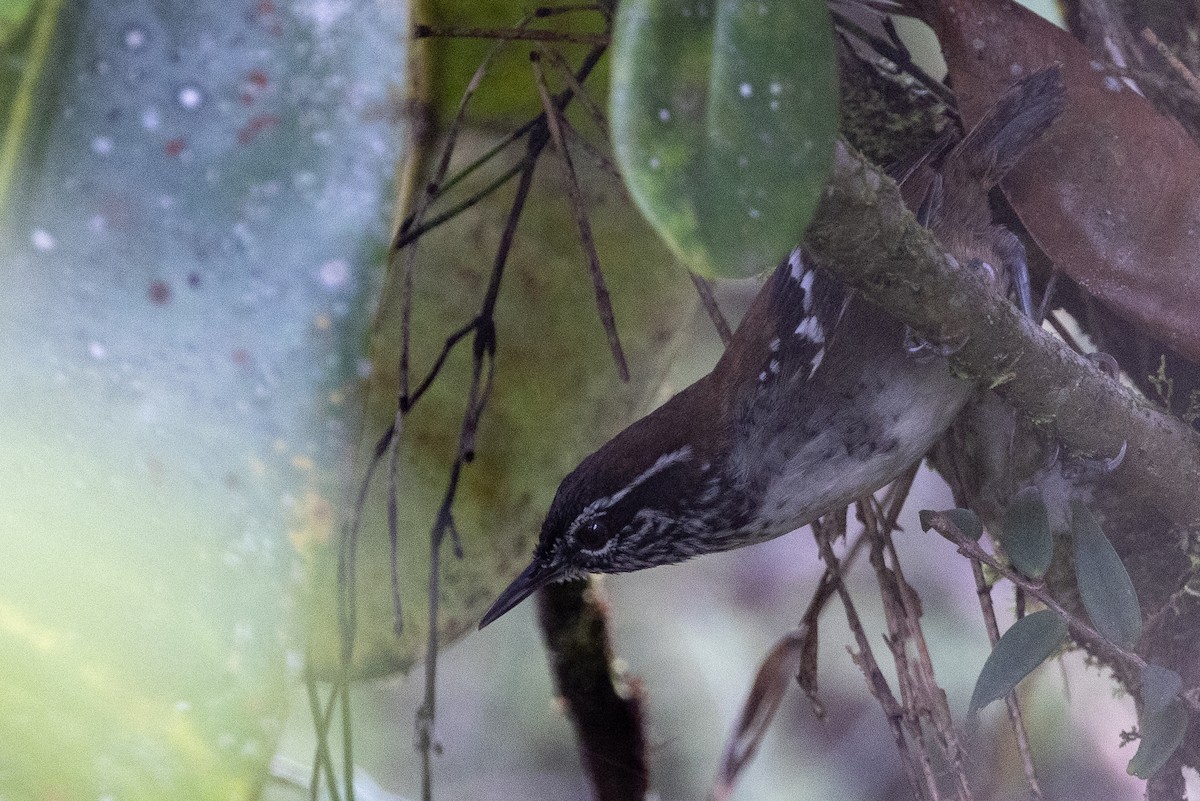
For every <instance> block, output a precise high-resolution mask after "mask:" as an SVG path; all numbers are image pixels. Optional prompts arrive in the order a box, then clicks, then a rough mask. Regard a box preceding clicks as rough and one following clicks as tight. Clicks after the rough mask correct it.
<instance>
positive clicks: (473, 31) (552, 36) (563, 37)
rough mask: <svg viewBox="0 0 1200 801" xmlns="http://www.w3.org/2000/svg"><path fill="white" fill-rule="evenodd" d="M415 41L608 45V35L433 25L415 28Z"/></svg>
mask: <svg viewBox="0 0 1200 801" xmlns="http://www.w3.org/2000/svg"><path fill="white" fill-rule="evenodd" d="M413 38H414V39H428V38H440V39H503V40H505V41H514V40H523V41H532V42H562V43H564V44H590V45H604V46H607V45H608V41H609V37H608V34H606V33H563V32H560V31H544V30H539V29H536V28H535V29H523V28H469V27H456V26H453V25H451V26H447V27H445V28H435V27H433V26H432V25H417V26H416V27H414V28H413Z"/></svg>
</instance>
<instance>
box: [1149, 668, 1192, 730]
mask: <svg viewBox="0 0 1200 801" xmlns="http://www.w3.org/2000/svg"><path fill="white" fill-rule="evenodd" d="M1182 689H1183V677H1182V676H1180V675H1179V674H1178V673H1176V672H1175V671H1173V670H1171V669H1169V668H1165V667H1161V666H1159V665H1146V666H1145V667H1144V668H1142V712H1143V714H1144V715H1145V716H1146V717H1154V716H1155V715H1157V714H1158V713H1160V712H1162V711H1163V710H1164V709H1165V708H1166V706H1167V704H1169V703H1171V701H1173V700H1175V697H1176V696H1177V695H1179V691H1180V690H1182Z"/></svg>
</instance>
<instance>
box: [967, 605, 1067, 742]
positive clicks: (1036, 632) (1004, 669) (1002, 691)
mask: <svg viewBox="0 0 1200 801" xmlns="http://www.w3.org/2000/svg"><path fill="white" fill-rule="evenodd" d="M1066 636H1067V624H1066V622H1065V621H1064V620H1063V619H1062V618H1061V617H1059V616H1058V615H1057V614H1056V613H1055V612H1052V611H1051V610H1049V609H1043V610H1041V611H1040V612H1034V613H1033V614H1031V615H1026V616H1025V617H1023V618H1021V619H1020V620H1018V621H1017V622H1016V623H1014V624H1012V625H1011V626H1010V627H1009V628H1008V631H1006V632H1004V636H1002V637H1001V638H1000V641H999V642H997V643H996V647H995V648H993V649H992V652H991V654H989V655H988V658H987V661H986V662H984V663H983V669H982V670H981V671H979V678H978V679H976V680H975V691H974V692H972V693H971V705H970V707H969V708H968V709H967V717H968V718H974V717H975V716H976V715H977V714H978V713H979V711H980V710H981V709H983V708H984V707H985V706H987V705H988V704H990V703H991V702H992V701H997V700H999V699H1001V698H1003V697H1004V696H1006V695H1008V694H1009V693H1010V692H1012V691H1013V690H1014V689H1016V687H1017V685H1018V684H1019V683H1020V682H1021V679H1023V678H1025V677H1026V676H1028V675H1029V674H1030V673H1032V672H1033V671H1034V670H1035V669H1037V667H1038V665H1040V664H1042V663H1043V662H1045V661H1046V660H1047V659H1049V658H1050V657H1051V656H1052V655H1053V654H1054V652H1055V651H1057V650H1058V648H1059V646H1060V645H1061V644H1062V641H1063V638H1064V637H1066Z"/></svg>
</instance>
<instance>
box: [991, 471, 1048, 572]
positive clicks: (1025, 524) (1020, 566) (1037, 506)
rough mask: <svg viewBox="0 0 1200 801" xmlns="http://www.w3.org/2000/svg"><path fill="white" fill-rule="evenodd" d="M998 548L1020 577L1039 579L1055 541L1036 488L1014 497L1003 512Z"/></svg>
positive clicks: (1027, 489) (1025, 490) (1045, 568)
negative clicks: (1002, 551) (999, 545)
mask: <svg viewBox="0 0 1200 801" xmlns="http://www.w3.org/2000/svg"><path fill="white" fill-rule="evenodd" d="M1000 544H1001V545H1003V546H1004V552H1005V553H1006V554H1008V559H1009V561H1010V562H1012V565H1013V567H1015V568H1016V569H1017V570H1018V571H1020V572H1021V573H1022V574H1023V575H1026V576H1029V577H1030V578H1033V579H1040V578H1041V577H1042V576H1044V575H1046V570H1047V569H1049V567H1050V560H1051V559H1052V558H1053V556H1054V537H1053V536H1052V535H1051V533H1050V517H1049V515H1048V514H1047V512H1046V502H1045V501H1044V500H1042V491H1041V490H1040V489H1038V488H1037V487H1026V488H1025V489H1023V490H1021V491H1020V492H1018V493H1017V494H1016V495H1014V496H1013V498H1012V500H1011V501H1009V504H1008V508H1007V509H1006V510H1005V511H1004V522H1003V524H1002V525H1001V528H1000Z"/></svg>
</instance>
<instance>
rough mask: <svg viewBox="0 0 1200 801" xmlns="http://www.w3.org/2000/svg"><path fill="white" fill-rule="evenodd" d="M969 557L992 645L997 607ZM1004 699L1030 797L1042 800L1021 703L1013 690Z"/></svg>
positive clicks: (996, 635)
mask: <svg viewBox="0 0 1200 801" xmlns="http://www.w3.org/2000/svg"><path fill="white" fill-rule="evenodd" d="M968 561H970V563H971V573H972V574H973V575H974V576H975V594H976V595H977V596H978V597H979V609H980V610H981V611H982V612H983V622H984V626H985V627H986V628H987V633H988V641H989V642H990V643H991V644H992V646H993V647H994V646H995V645H996V643H998V642H999V641H1000V626H999V625H998V624H997V622H996V609H995V607H994V606H993V605H992V588H991V585H989V584H988V582H987V578H986V577H985V576H984V575H983V566H982V565H980V564H979V562H978V560H975V559H970V560H968ZM1004 703H1005V706H1007V707H1008V722H1009V725H1010V726H1011V727H1012V732H1013V736H1014V737H1015V738H1016V740H1017V751H1018V752H1019V753H1020V754H1021V767H1022V768H1023V769H1024V770H1025V781H1026V782H1028V784H1029V798H1030V801H1041V799H1042V798H1044V797H1045V796H1044V795H1043V794H1042V786H1041V783H1040V782H1039V781H1038V777H1037V770H1036V769H1035V768H1034V765H1033V749H1031V748H1030V747H1029V732H1028V731H1027V730H1026V729H1025V719H1024V716H1023V715H1022V714H1021V704H1020V701H1019V700H1018V698H1017V694H1016V692H1015V691H1014V692H1011V693H1009V694H1008V695H1006V696H1004Z"/></svg>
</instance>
